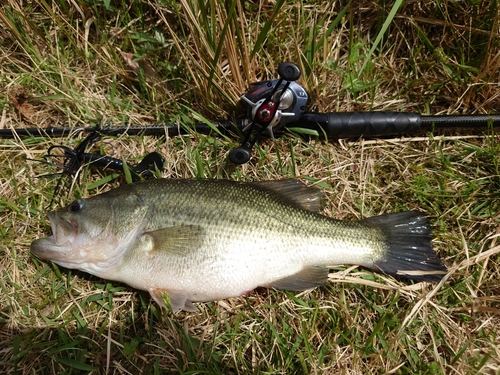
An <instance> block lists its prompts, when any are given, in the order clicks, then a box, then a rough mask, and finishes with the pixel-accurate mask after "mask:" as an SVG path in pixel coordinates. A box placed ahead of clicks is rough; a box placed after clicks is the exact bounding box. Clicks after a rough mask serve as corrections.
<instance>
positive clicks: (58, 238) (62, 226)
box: [47, 212, 78, 246]
mask: <svg viewBox="0 0 500 375" xmlns="http://www.w3.org/2000/svg"><path fill="white" fill-rule="evenodd" d="M48 216H49V220H50V226H51V227H52V236H50V237H48V238H47V240H49V241H53V242H54V243H55V244H56V245H58V246H60V245H64V244H65V243H67V242H72V241H73V239H74V238H75V236H76V234H77V232H78V225H77V223H76V222H73V223H71V222H69V221H66V220H64V219H63V218H61V217H60V216H59V217H58V216H56V214H55V212H49V214H48Z"/></svg>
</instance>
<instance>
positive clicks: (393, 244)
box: [362, 211, 447, 282]
mask: <svg viewBox="0 0 500 375" xmlns="http://www.w3.org/2000/svg"><path fill="white" fill-rule="evenodd" d="M362 222H363V223H364V224H365V225H367V226H369V227H376V228H378V229H380V230H381V231H382V232H383V233H384V234H385V238H386V247H385V251H381V252H380V254H379V259H378V260H375V261H374V262H373V265H372V266H370V267H369V268H372V269H374V270H377V271H382V272H383V273H386V274H389V275H393V276H396V277H400V278H405V279H411V280H418V281H428V282H439V281H440V280H441V279H442V278H443V277H444V275H446V272H447V269H446V266H445V265H444V264H443V262H442V261H441V259H439V258H438V256H437V254H436V252H435V251H434V250H433V249H432V244H431V241H432V236H431V227H430V224H429V221H428V220H427V219H426V218H425V216H424V215H423V213H421V212H419V211H407V212H398V213H392V214H386V215H381V216H375V217H370V218H367V219H364V220H362Z"/></svg>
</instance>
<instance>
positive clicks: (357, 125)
mask: <svg viewBox="0 0 500 375" xmlns="http://www.w3.org/2000/svg"><path fill="white" fill-rule="evenodd" d="M278 75H279V79H273V80H268V81H263V82H258V83H255V84H253V85H252V87H251V89H250V91H249V92H247V93H246V94H244V95H243V96H242V97H241V102H242V103H243V107H244V110H245V113H244V114H243V116H242V117H241V118H237V119H235V120H233V121H227V120H224V121H218V122H214V123H213V124H210V125H209V124H206V123H197V124H194V125H191V126H190V127H184V126H179V125H153V126H128V127H110V126H106V127H98V126H96V127H83V128H76V129H75V128H28V129H0V137H4V138H6V137H15V136H19V137H25V136H34V137H37V136H42V137H43V136H51V137H61V136H67V135H70V134H77V133H81V132H83V133H91V134H92V133H93V132H98V133H99V134H101V135H106V136H116V135H137V134H142V135H157V136H161V135H169V136H176V135H183V134H189V133H190V132H192V131H196V132H198V133H205V134H206V133H210V132H212V131H213V130H214V129H215V130H217V131H218V132H220V133H222V134H230V135H234V134H243V139H242V142H241V144H240V146H239V147H237V148H235V149H233V150H231V151H230V153H229V160H230V161H231V162H233V163H235V164H244V163H246V162H248V161H249V160H250V158H251V154H252V148H253V146H254V145H255V143H256V142H257V141H258V140H259V139H260V137H262V136H263V135H267V136H270V137H274V136H275V135H276V134H279V133H280V132H282V131H284V130H286V129H293V128H300V129H305V130H306V132H308V133H311V134H317V135H318V136H325V137H326V138H328V139H342V138H362V137H363V138H380V137H394V136H403V135H411V134H415V133H419V132H422V131H434V130H439V129H451V128H486V127H488V126H491V127H495V126H499V125H500V114H491V115H420V114H418V113H413V112H388V111H383V112H381V111H371V112H331V113H318V112H308V111H307V110H306V109H307V104H308V102H309V95H308V94H307V91H306V90H305V89H304V88H303V87H302V86H301V85H300V84H299V83H297V80H298V79H299V78H300V75H301V72H300V70H299V68H298V67H297V65H295V64H294V63H291V62H284V63H281V64H280V65H279V66H278Z"/></svg>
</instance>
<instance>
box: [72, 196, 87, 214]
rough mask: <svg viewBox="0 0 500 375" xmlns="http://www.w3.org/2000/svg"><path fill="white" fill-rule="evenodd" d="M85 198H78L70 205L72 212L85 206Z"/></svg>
mask: <svg viewBox="0 0 500 375" xmlns="http://www.w3.org/2000/svg"><path fill="white" fill-rule="evenodd" d="M83 204H84V200H83V199H77V200H76V201H74V202H73V203H71V205H70V206H69V210H70V211H71V212H78V211H80V210H81V209H82V208H83Z"/></svg>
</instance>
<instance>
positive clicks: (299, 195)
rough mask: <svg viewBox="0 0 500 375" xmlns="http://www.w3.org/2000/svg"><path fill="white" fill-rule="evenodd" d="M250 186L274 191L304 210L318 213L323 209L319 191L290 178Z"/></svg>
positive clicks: (321, 195) (260, 182)
mask: <svg viewBox="0 0 500 375" xmlns="http://www.w3.org/2000/svg"><path fill="white" fill-rule="evenodd" d="M252 184H254V185H257V186H261V187H263V188H265V189H269V190H273V191H276V192H277V193H279V194H281V195H283V196H285V197H287V198H288V199H290V200H291V201H292V202H294V203H296V204H297V205H298V206H299V207H301V208H303V209H304V210H308V211H312V212H319V211H321V209H322V208H323V207H322V206H323V202H322V201H323V199H322V198H323V194H322V193H321V191H320V190H319V189H316V188H314V187H310V186H307V185H305V184H304V183H302V182H300V181H299V180H296V179H293V178H290V179H287V180H269V181H255V182H252Z"/></svg>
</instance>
